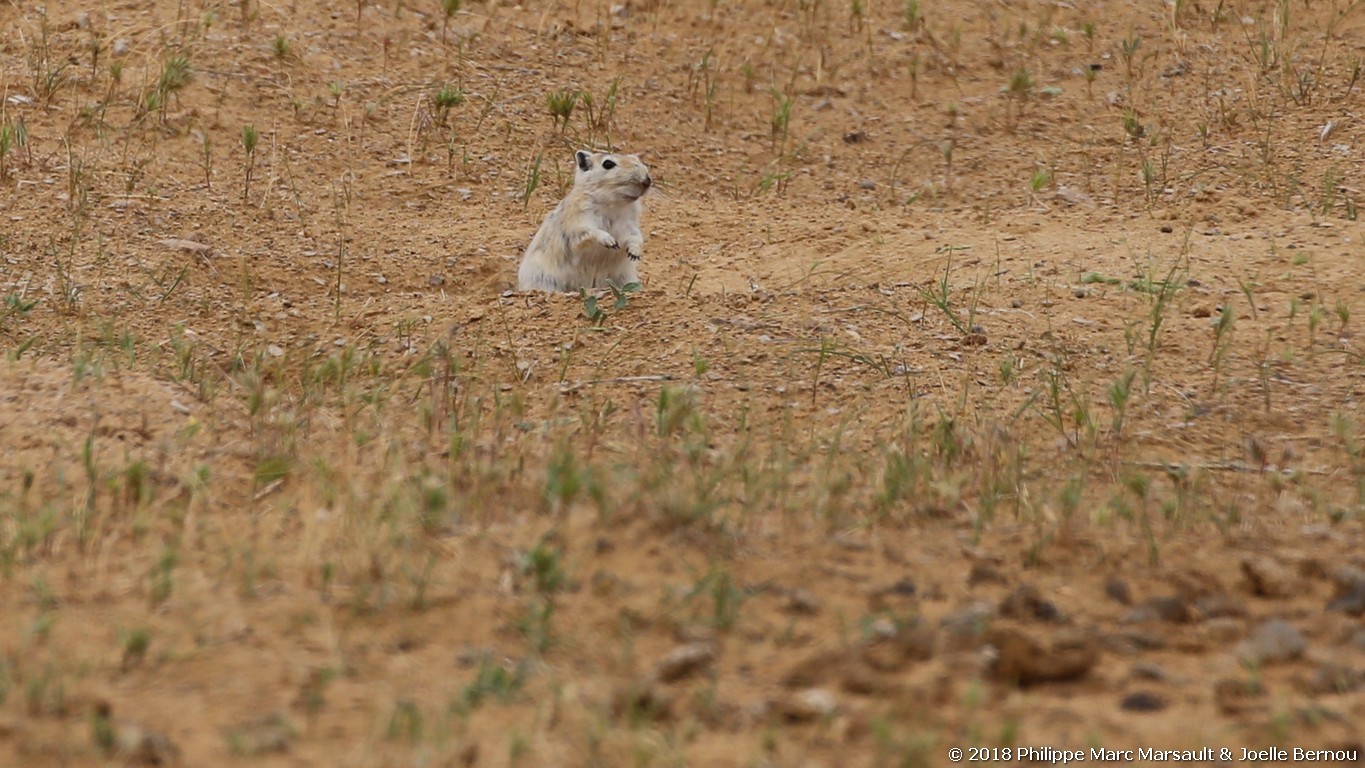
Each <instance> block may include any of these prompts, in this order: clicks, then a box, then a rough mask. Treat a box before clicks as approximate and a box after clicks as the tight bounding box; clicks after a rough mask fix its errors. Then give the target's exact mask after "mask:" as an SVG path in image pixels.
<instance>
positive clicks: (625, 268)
mask: <svg viewBox="0 0 1365 768" xmlns="http://www.w3.org/2000/svg"><path fill="white" fill-rule="evenodd" d="M574 159H575V161H576V162H577V164H578V167H577V169H576V170H575V171H574V179H573V188H572V189H570V190H569V194H567V195H565V196H564V199H563V200H561V201H559V205H557V206H555V209H554V210H553V211H551V212H550V215H549V216H547V217H545V222H544V223H543V224H541V225H540V229H539V230H538V231H537V232H536V235H535V237H533V238H531V244H530V245H529V246H527V247H526V254H525V255H524V256H522V259H521V268H520V269H518V270H517V287H518V289H520V290H523V291H529V290H541V291H576V290H578V289H580V288H605V287H606V286H607V283H608V281H610V282H612V283H615V284H616V285H618V286H622V285H625V284H627V283H638V282H639V281H640V274H639V271H638V269H637V268H636V264H635V263H636V262H637V261H639V260H640V254H641V253H642V252H643V250H644V245H645V241H644V234H643V233H642V232H641V231H640V212H641V210H642V209H643V207H644V206H642V205H641V203H640V198H641V197H643V196H644V194H645V192H647V191H649V188H650V187H651V186H652V185H653V184H654V180H653V179H651V178H650V176H649V168H648V167H647V166H646V165H645V164H644V163H643V162H641V161H640V158H639V156H638V155H618V154H612V153H604V152H596V153H594V152H586V151H583V150H579V151H578V152H575V153H574Z"/></svg>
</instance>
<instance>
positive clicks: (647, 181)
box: [644, 176, 654, 189]
mask: <svg viewBox="0 0 1365 768" xmlns="http://www.w3.org/2000/svg"><path fill="white" fill-rule="evenodd" d="M644 183H645V189H649V188H650V187H652V186H654V179H651V178H650V177H648V176H646V177H645V182H644Z"/></svg>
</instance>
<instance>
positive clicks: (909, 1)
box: [905, 0, 924, 30]
mask: <svg viewBox="0 0 1365 768" xmlns="http://www.w3.org/2000/svg"><path fill="white" fill-rule="evenodd" d="M923 25H924V11H923V10H922V9H921V8H920V7H919V0H905V26H906V27H908V28H909V29H911V30H917V29H919V28H920V27H921V26H923Z"/></svg>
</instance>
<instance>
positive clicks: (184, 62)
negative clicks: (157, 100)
mask: <svg viewBox="0 0 1365 768" xmlns="http://www.w3.org/2000/svg"><path fill="white" fill-rule="evenodd" d="M193 76H194V69H193V68H192V67H191V66H190V60H189V58H188V57H186V56H178V55H177V56H172V57H170V58H169V59H166V63H165V64H163V65H162V67H161V79H160V80H159V81H158V82H157V86H156V89H157V90H158V91H161V93H162V94H165V95H170V94H172V93H176V92H178V91H179V90H180V89H181V88H184V87H185V86H186V85H188V84H189V82H190V78H191V77H193Z"/></svg>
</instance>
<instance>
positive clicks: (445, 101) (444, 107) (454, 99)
mask: <svg viewBox="0 0 1365 768" xmlns="http://www.w3.org/2000/svg"><path fill="white" fill-rule="evenodd" d="M464 99H465V97H464V91H463V90H461V89H460V88H458V87H457V86H454V85H449V84H447V85H443V86H441V90H439V91H437V92H436V95H434V96H432V97H431V103H432V106H433V107H435V112H436V119H437V120H438V121H440V122H441V123H442V124H445V122H446V119H447V118H448V117H449V115H450V110H451V109H453V108H454V107H458V106H460V105H461V104H463V103H464Z"/></svg>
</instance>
